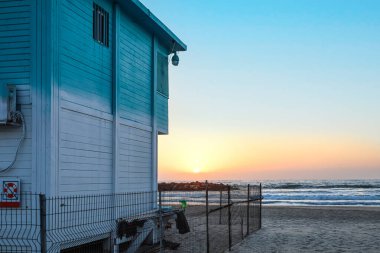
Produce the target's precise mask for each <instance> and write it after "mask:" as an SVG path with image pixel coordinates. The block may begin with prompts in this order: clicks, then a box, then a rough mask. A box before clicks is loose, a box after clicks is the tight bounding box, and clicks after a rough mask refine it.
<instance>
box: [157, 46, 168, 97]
mask: <svg viewBox="0 0 380 253" xmlns="http://www.w3.org/2000/svg"><path fill="white" fill-rule="evenodd" d="M157 91H158V92H160V93H161V94H163V95H165V96H167V97H169V79H168V57H167V56H165V55H163V54H160V53H158V54H157Z"/></svg>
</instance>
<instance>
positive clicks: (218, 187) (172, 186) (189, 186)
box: [158, 181, 235, 191]
mask: <svg viewBox="0 0 380 253" xmlns="http://www.w3.org/2000/svg"><path fill="white" fill-rule="evenodd" d="M234 189H235V187H234V186H232V187H231V190H234ZM158 190H159V191H204V190H206V183H205V182H198V181H195V182H186V183H175V182H171V183H159V184H158ZM208 190H209V191H227V190H228V185H226V184H222V183H208Z"/></svg>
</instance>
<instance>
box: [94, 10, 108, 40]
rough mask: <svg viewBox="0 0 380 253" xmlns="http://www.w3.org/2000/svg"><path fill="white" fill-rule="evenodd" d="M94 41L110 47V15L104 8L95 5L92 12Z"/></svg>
mask: <svg viewBox="0 0 380 253" xmlns="http://www.w3.org/2000/svg"><path fill="white" fill-rule="evenodd" d="M92 18H93V28H92V29H93V30H92V36H93V38H94V40H96V41H97V42H99V43H100V44H102V45H104V46H106V47H109V14H108V12H106V11H105V10H104V9H103V8H102V7H100V6H99V5H97V4H96V3H94V4H93V10H92Z"/></svg>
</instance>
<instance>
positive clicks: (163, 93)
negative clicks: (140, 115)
mask: <svg viewBox="0 0 380 253" xmlns="http://www.w3.org/2000/svg"><path fill="white" fill-rule="evenodd" d="M156 53H157V56H158V57H157V61H158V62H157V65H156V67H157V68H158V69H157V78H158V80H157V91H156V117H157V130H158V132H159V133H160V134H168V133H169V111H168V110H169V106H168V100H169V77H168V75H169V71H168V69H169V66H168V64H169V62H168V57H166V56H167V55H168V54H169V52H168V50H167V49H165V47H163V46H162V45H161V44H158V47H157V52H156ZM160 58H161V60H160ZM160 73H161V74H160ZM160 86H161V87H160Z"/></svg>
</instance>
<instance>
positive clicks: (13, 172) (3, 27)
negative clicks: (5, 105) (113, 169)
mask: <svg viewBox="0 0 380 253" xmlns="http://www.w3.org/2000/svg"><path fill="white" fill-rule="evenodd" d="M0 7H1V8H0V84H1V85H6V84H14V85H16V86H17V103H18V107H19V108H20V109H21V112H22V113H23V114H24V118H25V121H26V130H27V132H26V139H25V140H24V142H23V144H22V146H21V149H20V151H19V153H18V156H17V160H16V163H15V164H14V166H13V168H12V169H10V170H9V171H8V172H6V173H2V174H1V177H19V178H20V179H21V181H22V190H23V191H31V190H32V186H31V181H32V139H31V136H32V106H31V94H30V90H31V89H30V87H31V84H32V75H33V74H32V73H33V62H32V61H33V59H32V54H33V43H34V39H35V36H34V35H35V29H34V28H35V27H34V24H35V22H34V14H35V11H34V10H35V9H34V8H33V1H31V0H20V1H11V0H10V1H1V2H0ZM21 131H22V129H21V128H4V127H1V128H0V167H2V168H3V167H5V166H7V165H8V164H9V163H10V161H12V160H13V156H14V153H15V151H16V145H17V143H18V139H19V138H20V136H21Z"/></svg>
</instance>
